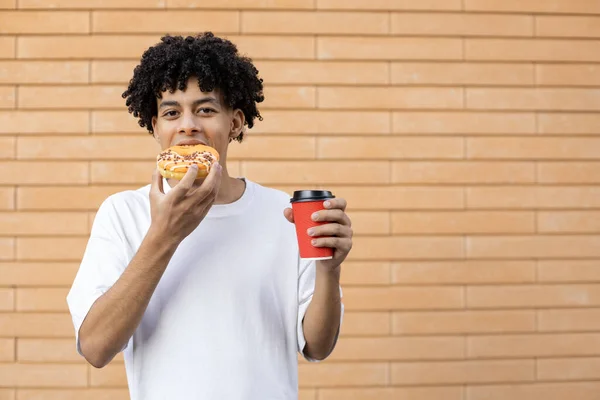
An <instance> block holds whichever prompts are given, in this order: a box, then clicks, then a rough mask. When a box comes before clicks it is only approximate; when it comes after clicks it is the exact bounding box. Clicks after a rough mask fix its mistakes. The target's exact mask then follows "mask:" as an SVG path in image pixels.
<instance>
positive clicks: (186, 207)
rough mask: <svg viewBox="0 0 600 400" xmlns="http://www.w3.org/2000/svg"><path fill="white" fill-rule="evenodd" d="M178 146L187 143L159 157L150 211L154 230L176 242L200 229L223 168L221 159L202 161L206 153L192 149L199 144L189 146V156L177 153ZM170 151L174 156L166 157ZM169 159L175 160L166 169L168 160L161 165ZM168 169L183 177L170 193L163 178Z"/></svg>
mask: <svg viewBox="0 0 600 400" xmlns="http://www.w3.org/2000/svg"><path fill="white" fill-rule="evenodd" d="M176 147H183V146H174V147H171V148H170V149H167V150H165V151H164V152H162V153H161V154H159V156H158V157H157V169H156V170H155V171H154V174H153V176H152V185H151V188H150V210H151V217H152V222H151V229H153V228H154V229H156V231H157V232H161V233H162V234H163V235H164V236H165V237H166V238H168V240H172V241H173V242H174V243H180V242H181V241H182V240H183V239H185V238H186V237H187V236H188V235H189V234H190V233H192V231H194V229H196V227H197V226H198V225H199V224H200V222H201V221H202V220H203V219H204V217H205V216H206V214H207V213H208V210H210V208H211V206H212V205H213V203H214V201H215V198H216V196H217V193H218V191H219V187H220V186H221V171H222V168H221V166H220V165H219V163H218V161H217V159H215V160H213V161H211V162H210V163H206V162H202V161H200V160H199V158H200V157H201V154H202V153H198V152H197V151H196V152H194V151H193V149H191V147H195V146H185V147H190V149H188V150H189V152H188V153H187V154H186V155H181V154H177V155H175V156H173V154H172V153H173V151H174V149H175V150H178V149H176ZM215 153H216V151H215ZM166 154H170V155H168V156H165V155H166ZM186 156H187V158H186ZM217 157H218V156H217ZM169 158H170V159H169ZM165 159H169V160H167V161H166V162H174V164H167V169H166V170H165V168H164V164H165V163H162V164H161V161H165ZM203 159H204V158H203ZM173 160H176V161H173ZM169 168H171V171H169ZM165 171H167V172H170V174H167V175H169V177H172V178H175V179H177V178H179V177H180V181H179V182H178V183H177V185H175V187H173V188H172V189H171V190H170V191H169V192H168V193H167V194H165V193H164V191H163V179H162V178H163V176H164V175H165ZM202 177H206V179H205V180H204V181H203V182H202V184H201V185H200V186H198V185H194V182H195V180H196V179H198V178H202Z"/></svg>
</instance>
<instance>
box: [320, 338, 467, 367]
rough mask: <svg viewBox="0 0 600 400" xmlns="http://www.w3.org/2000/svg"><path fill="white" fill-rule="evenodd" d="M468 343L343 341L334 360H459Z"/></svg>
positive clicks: (459, 340)
mask: <svg viewBox="0 0 600 400" xmlns="http://www.w3.org/2000/svg"><path fill="white" fill-rule="evenodd" d="M464 354H465V341H464V339H463V338H461V337H458V336H454V337H410V338H407V337H371V338H342V339H340V340H339V342H338V343H337V345H336V348H335V351H334V352H333V353H332V354H331V356H330V357H329V359H330V360H331V361H361V362H364V361H391V360H439V359H459V358H463V357H464Z"/></svg>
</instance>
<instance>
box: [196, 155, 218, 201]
mask: <svg viewBox="0 0 600 400" xmlns="http://www.w3.org/2000/svg"><path fill="white" fill-rule="evenodd" d="M222 170H223V168H222V167H221V164H219V163H218V162H216V163H214V164H213V165H212V167H211V168H210V171H209V172H208V175H207V176H206V179H204V182H202V184H201V185H200V186H198V187H197V188H195V189H194V190H193V191H192V192H191V193H190V196H192V197H194V198H205V197H208V196H209V195H211V194H212V195H214V196H216V195H217V192H218V191H219V188H220V186H221V171H222Z"/></svg>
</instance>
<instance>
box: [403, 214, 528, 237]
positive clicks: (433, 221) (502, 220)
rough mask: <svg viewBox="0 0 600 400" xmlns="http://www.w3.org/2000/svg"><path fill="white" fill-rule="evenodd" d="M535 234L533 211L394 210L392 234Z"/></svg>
mask: <svg viewBox="0 0 600 400" xmlns="http://www.w3.org/2000/svg"><path fill="white" fill-rule="evenodd" d="M519 232H521V233H533V232H535V214H534V213H533V212H502V211H498V212H492V211H481V212H480V211H462V212H428V213H427V212H420V213H414V212H394V213H392V234H407V233H440V234H443V233H519Z"/></svg>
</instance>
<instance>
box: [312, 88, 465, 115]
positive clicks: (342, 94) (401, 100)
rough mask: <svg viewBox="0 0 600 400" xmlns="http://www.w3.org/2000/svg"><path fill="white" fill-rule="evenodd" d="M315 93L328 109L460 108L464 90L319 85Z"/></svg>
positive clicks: (322, 106) (319, 101) (320, 105)
mask: <svg viewBox="0 0 600 400" xmlns="http://www.w3.org/2000/svg"><path fill="white" fill-rule="evenodd" d="M317 94H318V104H319V107H321V108H330V109H332V108H337V109H340V108H341V109H344V108H356V109H361V110H362V109H401V108H409V109H411V108H446V109H448V108H462V107H463V90H462V89H461V88H410V87H379V88H352V87H336V88H328V87H320V88H318V93H317ZM366 99H368V100H366Z"/></svg>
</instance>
